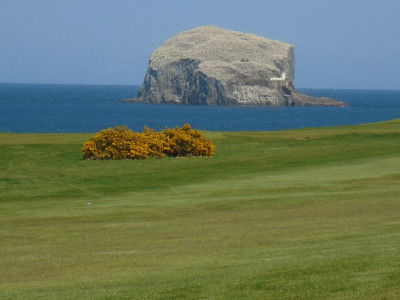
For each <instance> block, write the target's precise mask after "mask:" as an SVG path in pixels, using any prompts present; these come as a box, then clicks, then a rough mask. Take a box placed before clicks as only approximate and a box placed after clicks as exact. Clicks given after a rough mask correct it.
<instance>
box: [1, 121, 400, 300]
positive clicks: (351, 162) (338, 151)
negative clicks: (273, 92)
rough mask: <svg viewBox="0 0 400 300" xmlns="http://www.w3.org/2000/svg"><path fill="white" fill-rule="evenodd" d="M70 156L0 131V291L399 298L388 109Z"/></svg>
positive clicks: (399, 161)
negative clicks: (106, 156) (317, 124)
mask: <svg viewBox="0 0 400 300" xmlns="http://www.w3.org/2000/svg"><path fill="white" fill-rule="evenodd" d="M205 134H206V136H207V137H209V138H212V139H213V140H214V143H215V144H216V146H217V149H216V155H215V156H214V157H210V158H165V159H148V160H136V161H132V160H123V161H84V160H82V159H81V148H82V143H83V142H84V141H86V140H88V138H89V137H90V134H8V133H0V224H1V226H0V299H317V298H319V299H327V298H329V299H344V298H346V299H349V298H350V299H399V298H400V185H399V184H400V120H394V121H390V122H384V123H378V124H369V125H360V126H341V127H335V128H319V129H304V130H292V131H279V132H206V133H205Z"/></svg>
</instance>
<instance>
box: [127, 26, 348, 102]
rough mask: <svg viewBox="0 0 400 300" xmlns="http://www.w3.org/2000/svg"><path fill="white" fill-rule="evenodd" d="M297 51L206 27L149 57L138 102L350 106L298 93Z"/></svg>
mask: <svg viewBox="0 0 400 300" xmlns="http://www.w3.org/2000/svg"><path fill="white" fill-rule="evenodd" d="M294 63H295V62H294V47H293V46H292V45H289V44H286V43H283V42H280V41H275V40H269V39H266V38H263V37H260V36H257V35H254V34H246V33H241V32H237V31H231V30H225V29H221V28H218V27H215V26H204V27H198V28H195V29H192V30H190V31H184V32H182V33H179V34H177V35H175V36H174V37H172V38H170V39H169V40H167V41H165V42H164V43H163V44H162V45H161V46H160V47H159V48H157V49H156V50H155V51H154V52H153V54H152V55H151V57H150V61H149V67H148V70H147V73H146V77H145V80H144V83H143V85H142V87H141V89H140V91H139V93H138V95H137V97H136V98H135V99H132V100H126V101H135V102H147V103H177V104H208V105H270V106H292V105H303V106H304V105H328V106H339V105H346V104H345V103H342V102H337V101H335V100H333V99H330V98H313V97H310V96H307V95H304V94H300V93H297V92H296V91H295V89H294V86H293V80H294Z"/></svg>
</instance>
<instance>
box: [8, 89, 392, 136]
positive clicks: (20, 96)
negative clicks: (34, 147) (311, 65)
mask: <svg viewBox="0 0 400 300" xmlns="http://www.w3.org/2000/svg"><path fill="white" fill-rule="evenodd" d="M138 90H139V86H134V85H132V86H115V85H56V84H52V85H49V84H0V132H96V131H99V130H101V129H104V128H108V127H113V126H116V125H126V126H128V127H129V128H130V129H133V130H136V131H142V130H143V127H144V126H148V127H150V128H154V129H156V130H161V129H163V128H165V126H168V127H175V126H182V125H183V124H184V123H189V124H191V125H192V127H194V128H197V129H202V130H214V131H250V130H255V131H273V130H281V129H294V128H304V127H322V126H338V125H350V124H362V123H371V122H378V121H385V120H391V119H396V118H400V91H397V90H395V91H390V90H340V89H339V90H332V89H298V90H299V91H301V92H303V93H306V94H309V95H312V96H321V97H322V96H324V97H332V98H334V99H336V100H339V101H345V102H347V103H348V104H349V106H348V107H242V106H194V105H168V104H162V105H154V104H142V103H124V102H122V100H123V99H126V98H133V97H134V96H135V95H136V94H137V92H138Z"/></svg>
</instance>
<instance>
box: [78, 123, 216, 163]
mask: <svg viewBox="0 0 400 300" xmlns="http://www.w3.org/2000/svg"><path fill="white" fill-rule="evenodd" d="M214 150H215V146H214V144H213V142H212V141H211V140H207V139H206V138H205V137H204V136H203V134H202V133H201V132H199V131H198V130H195V129H192V128H191V127H190V125H189V124H185V125H184V126H183V127H181V128H179V127H176V128H174V129H170V128H165V129H164V130H163V131H161V132H156V131H154V130H153V129H150V128H148V127H145V128H144V131H143V132H141V133H139V132H134V131H132V130H130V129H128V128H127V127H125V126H116V127H114V128H108V129H104V130H102V131H99V132H98V133H96V135H95V136H94V137H92V138H91V139H90V140H89V141H87V142H85V143H84V144H83V148H82V154H83V158H84V159H125V158H132V159H138V158H149V157H157V158H159V157H165V156H173V157H176V156H211V155H214Z"/></svg>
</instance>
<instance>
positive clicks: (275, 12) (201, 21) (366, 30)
mask: <svg viewBox="0 0 400 300" xmlns="http://www.w3.org/2000/svg"><path fill="white" fill-rule="evenodd" d="M0 1H1V5H0V82H9V83H74V84H75V83H77V84H129V85H131V84H142V83H143V79H144V75H145V73H146V69H147V63H148V59H149V57H150V55H151V53H152V52H153V50H154V49H156V48H157V47H158V46H159V45H161V44H162V43H163V42H164V41H165V40H166V39H168V38H170V37H172V36H173V35H175V34H177V33H179V32H181V31H183V30H189V29H192V28H195V27H198V26H202V25H216V26H219V27H222V28H226V29H231V30H238V31H242V32H249V33H254V34H257V35H261V36H264V37H266V38H270V39H277V40H281V41H283V42H286V43H290V44H293V45H294V46H295V55H296V69H295V70H296V78H295V86H296V87H303V88H352V89H397V90H400V1H399V0H279V1H278V0H259V1H257V0H245V1H239V0H199V1H197V0H129V1H128V0H126V1H122V0H109V1H106V0H0Z"/></svg>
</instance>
